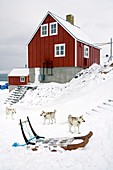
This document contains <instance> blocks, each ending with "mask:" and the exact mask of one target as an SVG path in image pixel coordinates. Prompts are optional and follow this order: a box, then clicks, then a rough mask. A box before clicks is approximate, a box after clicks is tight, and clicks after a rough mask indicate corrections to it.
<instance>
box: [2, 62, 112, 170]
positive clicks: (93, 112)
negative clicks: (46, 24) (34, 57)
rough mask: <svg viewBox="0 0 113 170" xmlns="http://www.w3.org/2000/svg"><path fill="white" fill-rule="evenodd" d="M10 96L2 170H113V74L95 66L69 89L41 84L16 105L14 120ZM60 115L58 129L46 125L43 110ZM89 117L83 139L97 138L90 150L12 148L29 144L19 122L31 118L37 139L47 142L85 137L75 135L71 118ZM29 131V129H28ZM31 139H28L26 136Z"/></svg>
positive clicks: (68, 85)
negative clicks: (71, 127) (24, 137)
mask: <svg viewBox="0 0 113 170" xmlns="http://www.w3.org/2000/svg"><path fill="white" fill-rule="evenodd" d="M8 95H9V92H8V90H0V170H15V169H16V170H34V169H38V170H42V169H44V170H45V169H46V170H51V169H54V170H60V169H63V170H78V169H79V170H83V169H84V170H112V169H113V151H112V142H113V68H112V67H103V66H100V65H96V64H93V65H92V66H91V67H90V68H89V69H85V70H83V71H82V72H80V74H78V78H73V79H72V80H71V81H70V82H68V83H66V84H58V83H53V82H52V83H46V84H37V89H35V90H28V91H27V93H26V95H25V97H24V98H23V99H22V100H21V101H20V102H18V103H17V104H15V105H14V107H15V108H16V111H17V113H16V114H15V115H14V120H12V119H11V118H10V117H9V118H8V119H6V115H5V108H6V105H5V104H4V101H5V99H6V98H7V97H8ZM54 109H56V110H57V112H56V124H50V125H48V122H46V124H45V125H44V124H43V121H44V120H43V117H41V116H40V113H41V112H42V110H44V111H53V110H54ZM69 114H72V115H73V116H79V115H83V116H84V119H85V123H82V124H81V127H80V131H81V134H80V135H85V134H87V133H88V132H89V131H92V132H93V136H92V137H91V138H90V140H89V143H88V144H87V145H86V146H85V147H84V148H79V149H77V150H73V151H65V150H63V149H58V151H57V152H51V151H50V150H49V148H48V147H47V148H45V147H43V145H40V147H39V148H38V150H37V151H32V147H33V146H30V148H28V147H27V146H26V145H25V146H18V147H12V145H13V144H14V143H16V142H17V143H19V144H25V141H24V139H23V137H22V133H21V129H20V125H19V119H21V120H22V121H24V120H26V118H27V116H29V118H30V121H31V123H32V126H33V128H34V130H35V131H36V133H37V134H38V135H40V136H44V137H45V138H50V137H73V136H80V135H78V134H77V133H70V132H69V128H68V124H67V117H68V115H69ZM27 130H28V127H27ZM26 135H27V133H26Z"/></svg>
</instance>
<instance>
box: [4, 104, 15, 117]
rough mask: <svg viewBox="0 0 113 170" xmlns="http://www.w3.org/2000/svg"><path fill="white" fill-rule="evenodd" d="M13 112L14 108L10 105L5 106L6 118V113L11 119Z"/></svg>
mask: <svg viewBox="0 0 113 170" xmlns="http://www.w3.org/2000/svg"><path fill="white" fill-rule="evenodd" d="M15 113H16V109H15V108H13V107H11V106H10V107H8V106H6V119H7V117H8V115H10V116H11V117H12V119H14V118H13V115H14V114H15Z"/></svg>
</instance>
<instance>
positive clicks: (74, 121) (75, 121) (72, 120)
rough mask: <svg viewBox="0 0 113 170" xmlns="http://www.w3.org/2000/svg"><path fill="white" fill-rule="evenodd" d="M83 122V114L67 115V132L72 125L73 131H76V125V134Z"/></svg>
mask: <svg viewBox="0 0 113 170" xmlns="http://www.w3.org/2000/svg"><path fill="white" fill-rule="evenodd" d="M82 122H85V120H84V118H83V115H82V116H79V117H72V115H69V116H68V125H69V132H72V131H71V128H72V126H73V127H74V132H75V131H76V127H77V128H78V134H80V124H81V123H82Z"/></svg>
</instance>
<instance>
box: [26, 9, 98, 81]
mask: <svg viewBox="0 0 113 170" xmlns="http://www.w3.org/2000/svg"><path fill="white" fill-rule="evenodd" d="M93 63H97V64H99V63H100V49H99V48H98V47H96V46H94V45H93V42H92V40H91V39H90V38H89V37H88V36H87V35H86V34H85V33H84V32H83V31H82V30H81V28H79V27H78V26H75V25H74V17H73V16H72V15H67V16H66V20H64V19H62V18H61V17H58V16H57V15H55V14H53V13H51V12H47V14H46V16H45V17H44V19H43V20H42V22H41V23H40V25H39V26H38V28H37V30H36V32H35V33H34V35H33V36H32V38H31V40H30V41H29V44H28V68H29V71H30V82H34V81H35V77H36V76H34V75H35V71H36V69H37V68H38V69H39V68H40V74H39V76H38V77H37V78H38V79H39V80H40V81H41V82H51V81H55V82H61V83H64V82H67V81H70V80H71V79H72V78H73V77H74V75H75V74H76V73H77V72H79V71H80V70H81V69H83V68H87V67H89V66H91V65H92V64H93Z"/></svg>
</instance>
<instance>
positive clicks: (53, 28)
mask: <svg viewBox="0 0 113 170" xmlns="http://www.w3.org/2000/svg"><path fill="white" fill-rule="evenodd" d="M57 30H58V26H57V22H53V23H50V35H56V34H57Z"/></svg>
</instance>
